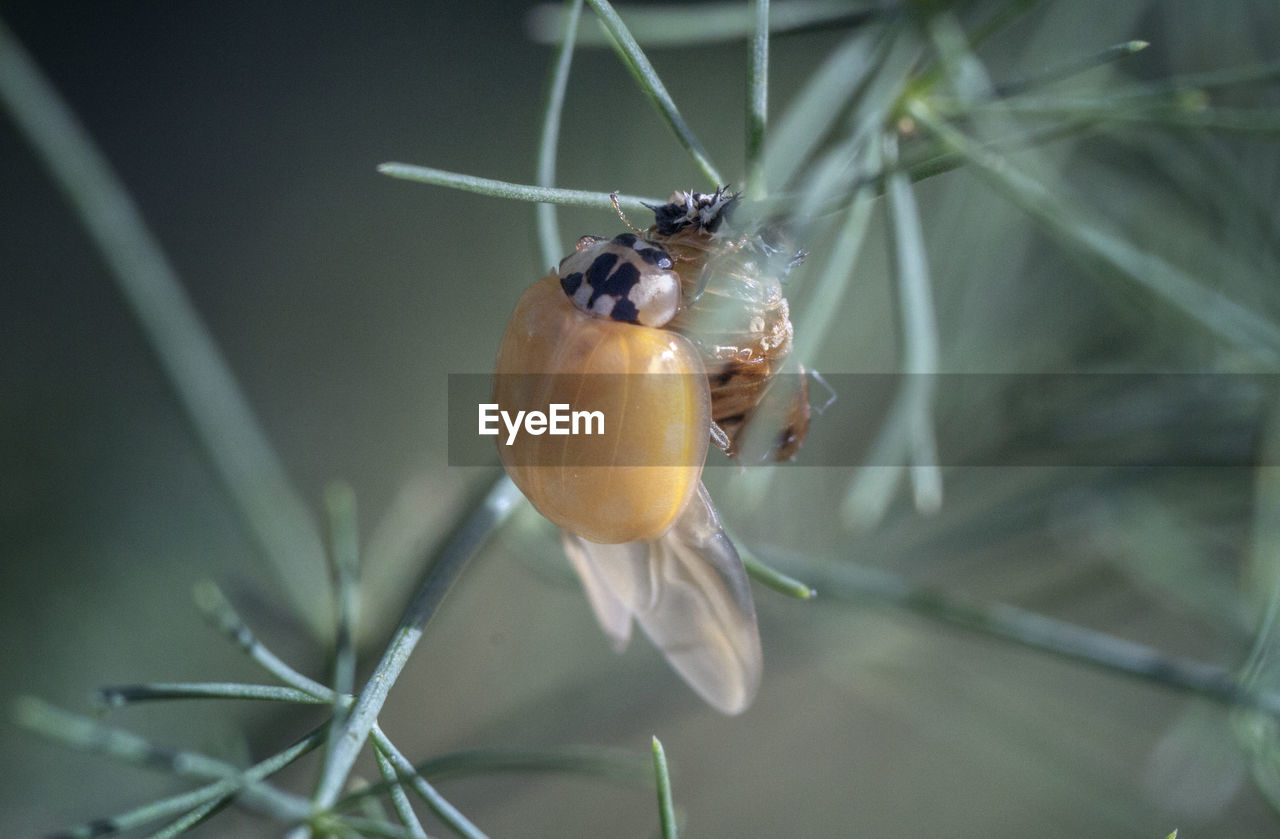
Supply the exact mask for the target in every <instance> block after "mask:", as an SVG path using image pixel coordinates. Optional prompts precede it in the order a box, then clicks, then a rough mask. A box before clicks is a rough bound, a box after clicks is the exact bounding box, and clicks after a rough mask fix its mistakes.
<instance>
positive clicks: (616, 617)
mask: <svg viewBox="0 0 1280 839" xmlns="http://www.w3.org/2000/svg"><path fill="white" fill-rule="evenodd" d="M564 542H565V550H566V552H567V553H568V555H569V558H570V560H571V561H572V562H573V565H574V567H575V569H577V571H578V575H579V577H581V578H582V581H583V587H584V588H585V589H586V590H587V596H588V598H589V599H590V600H591V605H592V609H593V610H594V611H595V613H596V618H597V619H598V620H599V621H600V624H601V626H602V627H603V628H604V631H605V633H606V634H607V635H609V637H610V638H611V639H613V641H614V644H615V647H622V646H625V645H626V638H627V637H628V635H629V633H630V619H631V618H632V617H634V618H635V620H636V621H637V622H638V623H639V624H640V628H641V629H643V630H644V632H645V634H646V635H648V636H649V638H650V639H651V640H652V641H653V643H654V644H655V645H656V646H657V647H658V649H660V650H662V653H663V655H665V656H666V658H667V661H669V662H670V663H671V666H672V667H674V668H675V670H676V672H678V673H679V674H680V675H681V676H682V677H683V678H684V680H685V681H686V682H688V684H689V686H690V687H692V688H693V689H694V691H696V692H697V693H698V694H699V695H700V696H702V698H703V699H705V700H706V701H707V702H709V703H710V704H711V705H712V706H714V707H715V708H717V709H718V710H720V711H722V712H724V713H726V714H737V713H740V712H741V711H743V710H745V709H746V708H747V706H748V705H750V704H751V700H752V699H754V698H755V693H756V689H757V688H758V687H759V684H760V673H761V670H762V667H763V657H762V654H761V651H760V633H759V630H758V629H757V627H756V611H755V603H754V601H753V600H752V598H751V586H750V582H749V580H748V578H747V573H746V569H745V568H744V567H743V565H742V559H741V558H740V557H739V556H738V552H737V550H736V549H735V548H734V547H733V543H732V542H730V541H729V538H728V537H727V536H726V535H725V533H724V530H723V529H722V528H721V526H720V520H719V517H718V516H717V515H716V512H715V509H714V508H713V507H712V506H711V498H710V496H709V495H708V494H707V490H706V488H705V487H704V486H702V485H701V484H699V486H698V492H697V494H696V495H694V496H693V497H692V498H691V499H690V500H689V504H688V505H687V506H686V508H685V509H684V511H683V512H681V514H680V516H679V518H677V520H676V522H675V523H674V524H673V525H672V526H671V528H670V529H668V530H667V531H666V532H665V533H663V534H662V535H661V536H660V537H658V538H657V539H654V540H652V541H649V542H629V543H626V544H622V545H598V544H595V543H593V542H588V541H587V540H585V539H582V538H581V537H579V536H574V535H572V534H569V533H566V534H565V535H564Z"/></svg>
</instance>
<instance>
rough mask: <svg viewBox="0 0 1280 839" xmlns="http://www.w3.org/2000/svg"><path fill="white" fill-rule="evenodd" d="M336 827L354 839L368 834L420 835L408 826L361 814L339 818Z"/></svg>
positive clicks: (388, 838)
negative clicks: (364, 816)
mask: <svg viewBox="0 0 1280 839" xmlns="http://www.w3.org/2000/svg"><path fill="white" fill-rule="evenodd" d="M334 827H335V828H337V829H338V830H341V831H344V833H345V834H346V835H349V836H351V837H352V839H363V837H367V836H379V837H383V839H413V837H416V836H418V835H419V834H417V833H414V832H413V831H412V830H410V829H409V828H407V827H401V826H399V825H394V824H391V823H389V822H385V821H378V820H376V819H367V818H363V817H361V816H347V817H345V818H343V819H340V820H338V821H337V822H336V823H335V825H334ZM421 835H422V836H425V835H426V834H425V833H423V834H421Z"/></svg>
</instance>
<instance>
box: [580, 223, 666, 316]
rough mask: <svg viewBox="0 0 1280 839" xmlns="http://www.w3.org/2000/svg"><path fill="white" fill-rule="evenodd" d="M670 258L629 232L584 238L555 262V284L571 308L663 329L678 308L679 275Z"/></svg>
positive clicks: (664, 252) (660, 249)
mask: <svg viewBox="0 0 1280 839" xmlns="http://www.w3.org/2000/svg"><path fill="white" fill-rule="evenodd" d="M672 264H673V263H672V261H671V256H670V255H669V254H668V253H667V252H666V251H665V250H663V249H662V248H660V247H657V246H656V245H652V244H650V243H648V242H646V241H644V240H643V239H641V238H640V237H638V236H636V235H635V234H634V233H623V234H622V235H621V236H616V237H614V238H613V239H602V238H599V237H595V236H584V237H582V239H580V240H579V241H578V249H577V250H576V251H575V252H574V253H572V254H570V255H569V256H567V257H565V258H564V259H563V260H562V261H561V262H560V268H559V271H558V273H559V275H560V286H561V288H563V289H564V293H565V294H567V295H569V297H570V298H571V299H572V300H573V304H574V305H575V306H577V307H578V308H579V309H581V310H582V311H584V312H587V313H588V314H592V315H596V316H598V317H603V318H611V319H613V320H618V321H623V322H625V323H638V324H640V325H641V326H662V325H664V324H665V323H666V322H667V321H669V320H671V319H672V318H673V317H675V314H676V311H677V309H679V307H680V277H679V275H677V274H676V272H675V271H674V270H672Z"/></svg>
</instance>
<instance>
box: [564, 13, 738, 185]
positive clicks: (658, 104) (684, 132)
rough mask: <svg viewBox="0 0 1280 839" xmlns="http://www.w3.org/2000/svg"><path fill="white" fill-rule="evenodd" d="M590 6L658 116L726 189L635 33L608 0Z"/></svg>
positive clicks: (708, 172)
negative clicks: (632, 32)
mask: <svg viewBox="0 0 1280 839" xmlns="http://www.w3.org/2000/svg"><path fill="white" fill-rule="evenodd" d="M587 3H588V4H590V6H591V8H592V9H593V10H595V13H596V15H597V16H599V18H600V22H601V24H603V25H604V28H605V30H606V31H607V32H608V33H609V37H610V38H611V39H612V40H613V46H614V50H615V51H616V52H617V53H618V56H619V57H620V58H621V59H622V62H623V64H625V65H626V67H627V69H628V70H630V71H631V75H632V76H634V77H635V79H636V82H637V83H639V85H640V89H641V90H642V91H644V94H645V95H646V96H648V97H649V101H650V102H652V103H653V106H654V107H655V108H657V109H658V113H660V114H661V115H662V118H663V119H664V120H666V122H667V125H669V126H671V130H672V131H673V132H674V133H675V135H676V139H678V140H679V141H680V144H681V145H683V146H684V147H685V148H686V149H688V151H689V154H691V155H692V156H693V161H694V163H696V164H697V165H698V168H699V169H701V170H702V173H703V174H704V175H706V177H707V179H708V180H709V181H711V185H712V186H724V185H725V181H724V178H722V177H720V173H719V171H717V169H716V167H715V165H714V164H713V163H712V162H711V157H710V156H709V155H708V154H707V152H706V149H704V148H703V147H702V143H700V142H698V138H697V137H695V136H694V134H693V129H691V128H690V127H689V125H688V123H686V122H685V121H684V117H683V116H681V115H680V111H679V109H678V108H676V103H675V102H674V101H672V99H671V94H669V93H667V88H666V86H665V85H664V84H663V83H662V79H660V78H658V74H657V72H656V71H655V70H654V69H653V65H652V64H650V63H649V59H648V58H647V57H646V56H645V54H644V50H642V49H640V45H639V44H637V43H636V39H635V38H633V37H632V36H631V32H630V31H629V30H628V29H627V25H626V24H625V23H623V22H622V18H621V17H619V16H618V13H617V12H616V11H614V9H613V6H612V5H610V4H609V2H608V0H587Z"/></svg>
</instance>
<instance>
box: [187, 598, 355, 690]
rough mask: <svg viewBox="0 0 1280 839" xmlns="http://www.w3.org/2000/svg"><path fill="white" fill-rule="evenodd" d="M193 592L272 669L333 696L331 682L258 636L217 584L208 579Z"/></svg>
mask: <svg viewBox="0 0 1280 839" xmlns="http://www.w3.org/2000/svg"><path fill="white" fill-rule="evenodd" d="M192 595H193V596H194V597H195V601H196V606H197V608H199V609H200V611H201V612H202V613H204V616H205V618H206V619H208V620H209V622H210V623H212V624H213V625H214V627H215V628H216V629H218V630H219V631H220V632H222V633H223V634H225V635H226V636H227V637H228V638H230V639H231V640H232V641H233V642H235V644H236V645H237V646H238V647H240V648H241V649H242V650H244V651H245V652H246V653H247V654H248V655H249V657H250V658H252V659H253V660H254V661H256V662H257V663H258V664H260V665H261V666H262V667H263V668H265V669H266V671H267V672H268V673H271V674H272V675H274V676H275V677H276V678H277V679H279V680H280V681H282V682H284V683H285V684H287V685H292V686H293V687H295V688H297V689H298V690H301V691H304V692H305V693H308V694H310V695H312V696H316V697H321V698H323V699H325V701H329V700H330V699H331V697H332V692H331V691H330V690H329V688H328V686H327V685H322V684H320V683H319V682H317V681H315V680H314V679H310V678H308V677H306V676H304V675H302V674H301V673H299V672H298V671H297V670H294V669H293V668H292V667H290V666H289V665H288V664H286V663H285V662H284V661H282V660H281V659H280V658H279V657H278V656H277V655H276V654H275V653H273V652H271V650H269V649H267V647H266V645H265V644H263V643H262V642H261V641H259V640H258V638H257V636H255V635H254V634H253V630H251V629H250V628H249V625H248V624H246V623H245V622H244V620H243V619H242V618H241V617H240V615H239V614H237V612H236V610H235V608H234V607H232V605H231V602H230V601H229V600H227V597H226V595H224V594H223V593H222V590H221V589H220V588H218V586H217V584H215V583H212V582H210V581H208V580H205V581H203V582H200V583H197V584H196V585H195V587H194V588H193V589H192Z"/></svg>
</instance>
